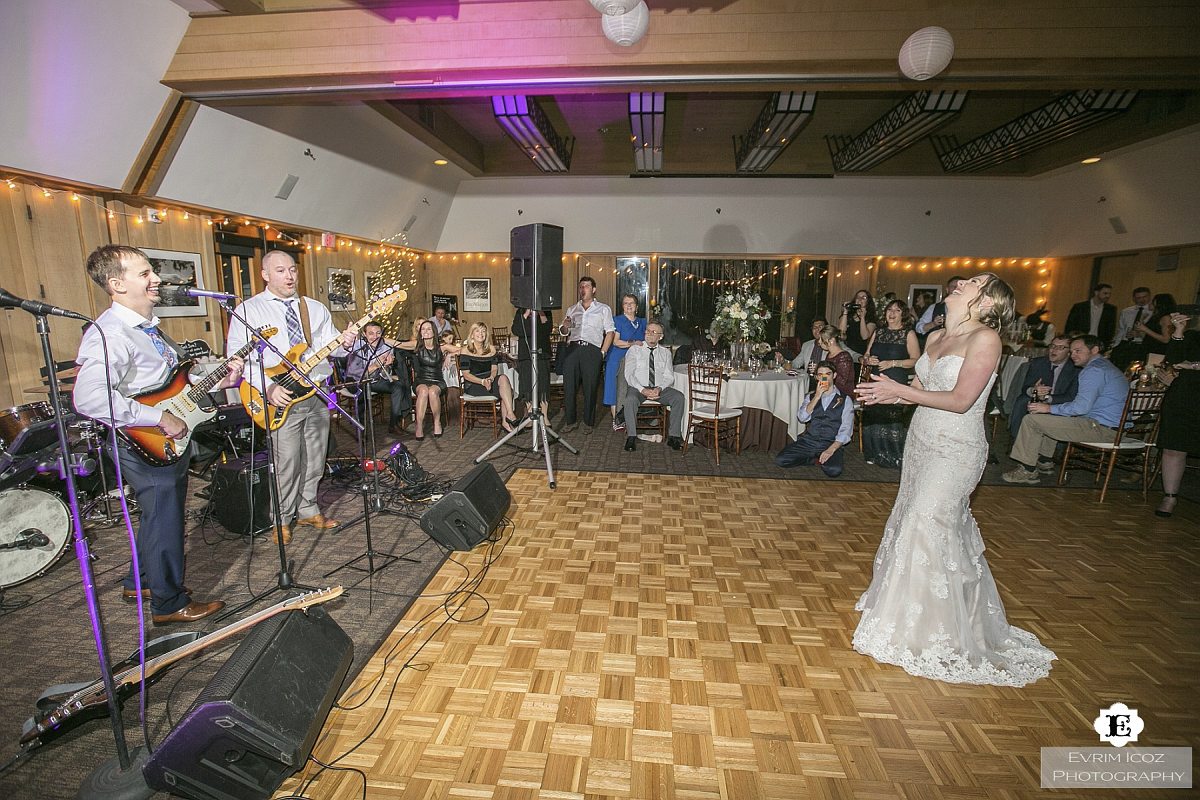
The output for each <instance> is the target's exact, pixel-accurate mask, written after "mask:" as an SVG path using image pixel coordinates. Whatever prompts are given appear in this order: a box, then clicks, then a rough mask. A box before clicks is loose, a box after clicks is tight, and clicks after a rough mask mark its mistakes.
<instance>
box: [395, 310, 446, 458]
mask: <svg viewBox="0 0 1200 800" xmlns="http://www.w3.org/2000/svg"><path fill="white" fill-rule="evenodd" d="M405 344H406V343H403V342H402V343H401V345H400V346H401V347H403V346H404V345H405ZM414 348H415V349H414V350H413V355H412V364H413V384H414V385H415V387H416V392H417V419H416V426H415V430H414V431H413V438H414V439H418V440H420V439H424V438H425V430H424V428H425V412H426V410H428V411H430V412H432V414H433V435H434V436H441V435H442V433H443V431H442V398H443V397H444V396H445V393H446V379H445V377H444V376H443V374H442V361H443V360H444V359H445V357H446V353H445V351H443V349H442V348H443V345H442V343H441V342H439V341H438V340H437V336H436V335H435V334H434V332H433V323H432V322H430V321H429V320H424V321H422V322H421V323H420V325H419V326H418V327H417V340H416V342H415V343H414Z"/></svg>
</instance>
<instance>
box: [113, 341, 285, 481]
mask: <svg viewBox="0 0 1200 800" xmlns="http://www.w3.org/2000/svg"><path fill="white" fill-rule="evenodd" d="M278 330H279V329H278V328H264V329H263V330H261V331H260V333H261V334H262V335H263V336H268V337H269V336H274V335H275V334H276V333H277V332H278ZM255 343H256V342H255V340H254V339H251V340H250V341H248V342H246V344H245V345H243V346H242V347H241V348H239V349H238V351H237V352H236V353H234V354H233V355H231V356H230V357H229V358H227V359H225V361H224V362H223V363H222V364H221V366H219V367H217V368H216V369H215V370H213V371H212V372H210V373H209V374H208V375H207V376H206V377H204V378H202V379H201V380H198V381H196V382H195V383H189V382H188V371H189V370H191V368H192V365H193V363H194V362H192V361H181V362H179V366H177V367H176V368H175V371H174V372H173V373H171V377H170V378H169V379H167V382H166V383H165V384H163V385H162V386H160V387H159V388H157V389H151V390H150V391H148V392H142V393H141V394H139V395H135V396H134V398H133V399H134V400H137V401H138V402H139V403H141V404H142V405H146V406H150V407H151V408H158V409H161V410H163V411H169V412H171V413H172V414H174V415H175V416H177V417H179V418H180V419H181V420H183V421H184V422H185V423H186V424H187V432H185V433H184V434H183V436H181V437H180V438H178V439H172V438H171V437H170V436H167V435H166V434H165V433H163V432H162V429H160V428H146V427H130V428H118V429H117V432H118V433H119V434H120V435H121V437H122V438H123V439H124V440H125V441H126V442H128V443H129V446H130V447H132V448H133V449H134V451H135V452H136V453H137V454H138V455H140V456H141V457H142V459H143V460H145V461H147V462H149V463H151V464H154V465H155V466H159V467H161V466H166V465H167V464H174V463H175V462H176V461H178V460H179V459H180V458H182V457H183V454H184V453H186V452H187V449H188V444H189V443H191V441H192V432H193V431H194V430H195V429H196V426H198V425H202V424H204V423H205V422H208V421H209V420H210V419H212V418H213V417H214V416H216V414H217V409H216V408H215V407H212V406H211V404H209V402H208V393H209V392H211V391H212V389H213V387H214V386H216V385H217V384H218V383H220V382H221V381H223V380H225V376H226V375H228V374H229V362H231V361H232V360H233V359H235V358H245V357H246V356H247V355H249V354H250V351H251V350H253V349H254V345H255Z"/></svg>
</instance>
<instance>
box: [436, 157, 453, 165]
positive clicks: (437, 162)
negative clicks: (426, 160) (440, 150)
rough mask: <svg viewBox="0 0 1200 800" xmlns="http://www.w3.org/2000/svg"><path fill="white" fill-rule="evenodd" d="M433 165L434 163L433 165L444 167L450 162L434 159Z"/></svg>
mask: <svg viewBox="0 0 1200 800" xmlns="http://www.w3.org/2000/svg"><path fill="white" fill-rule="evenodd" d="M433 163H434V164H437V165H438V166H439V167H444V166H446V165H447V164H449V163H450V162H449V161H447V160H446V159H444V158H435V159H434V160H433Z"/></svg>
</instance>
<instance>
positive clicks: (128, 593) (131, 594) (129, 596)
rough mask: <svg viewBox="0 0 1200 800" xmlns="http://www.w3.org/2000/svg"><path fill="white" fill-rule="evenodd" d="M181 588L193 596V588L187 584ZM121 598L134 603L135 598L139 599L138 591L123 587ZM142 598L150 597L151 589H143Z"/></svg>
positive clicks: (147, 598)
mask: <svg viewBox="0 0 1200 800" xmlns="http://www.w3.org/2000/svg"><path fill="white" fill-rule="evenodd" d="M179 588H180V589H182V590H183V593H184V594H186V595H188V596H189V597H190V596H191V594H192V590H191V589H189V588H188V587H186V586H180V587H179ZM121 599H122V600H124V601H125V602H126V603H132V602H133V601H134V600H137V592H135V591H134V590H133V589H121ZM142 599H143V600H149V599H150V590H149V589H142Z"/></svg>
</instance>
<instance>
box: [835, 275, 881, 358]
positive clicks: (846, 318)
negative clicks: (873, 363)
mask: <svg viewBox="0 0 1200 800" xmlns="http://www.w3.org/2000/svg"><path fill="white" fill-rule="evenodd" d="M838 327H839V328H841V329H842V333H843V334H844V336H845V340H846V347H847V348H849V349H850V350H851V351H852V352H853V353H854V355H855V356H856V357H857V356H860V355H862V354H863V353H865V352H867V342H869V341H870V340H871V334H873V333H874V332H875V327H876V326H875V298H873V297H871V293H870V292H868V291H867V290H866V289H859V290H858V291H857V292H855V293H854V299H853V300H851V301H850V302H849V303H846V304H845V305H844V306H842V315H841V316H840V317H838Z"/></svg>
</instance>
